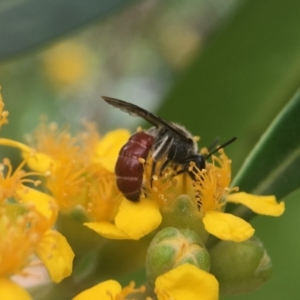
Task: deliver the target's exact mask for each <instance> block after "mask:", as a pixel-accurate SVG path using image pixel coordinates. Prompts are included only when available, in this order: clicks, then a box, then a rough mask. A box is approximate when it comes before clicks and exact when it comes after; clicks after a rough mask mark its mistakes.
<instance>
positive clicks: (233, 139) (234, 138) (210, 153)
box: [205, 136, 237, 160]
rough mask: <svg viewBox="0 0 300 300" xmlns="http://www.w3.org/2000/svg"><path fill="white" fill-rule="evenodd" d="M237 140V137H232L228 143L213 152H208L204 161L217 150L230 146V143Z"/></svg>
mask: <svg viewBox="0 0 300 300" xmlns="http://www.w3.org/2000/svg"><path fill="white" fill-rule="evenodd" d="M236 139H237V137H236V136H235V137H233V138H231V139H230V140H229V141H227V142H226V143H224V144H222V145H221V146H218V147H217V148H216V149H215V150H213V151H212V152H209V153H208V154H207V155H206V156H205V160H207V159H208V158H209V157H210V156H212V155H213V154H214V153H216V152H217V151H218V150H220V149H222V148H224V147H226V146H228V145H230V144H231V143H233V142H234V141H235V140H236Z"/></svg>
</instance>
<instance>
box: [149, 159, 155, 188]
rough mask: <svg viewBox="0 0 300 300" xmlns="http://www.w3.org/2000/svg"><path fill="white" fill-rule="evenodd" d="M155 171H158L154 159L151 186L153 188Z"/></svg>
mask: <svg viewBox="0 0 300 300" xmlns="http://www.w3.org/2000/svg"><path fill="white" fill-rule="evenodd" d="M155 171H156V161H154V160H153V163H152V168H151V177H150V187H151V188H152V186H153V176H154V175H155Z"/></svg>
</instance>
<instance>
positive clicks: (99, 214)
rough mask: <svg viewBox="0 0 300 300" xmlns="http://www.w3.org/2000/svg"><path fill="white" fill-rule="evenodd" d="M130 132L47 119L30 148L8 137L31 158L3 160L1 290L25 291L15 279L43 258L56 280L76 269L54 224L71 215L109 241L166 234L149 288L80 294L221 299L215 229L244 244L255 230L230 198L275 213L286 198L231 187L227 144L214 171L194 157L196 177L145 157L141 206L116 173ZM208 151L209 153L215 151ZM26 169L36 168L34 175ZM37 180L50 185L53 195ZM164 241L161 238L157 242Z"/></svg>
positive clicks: (101, 287)
mask: <svg viewBox="0 0 300 300" xmlns="http://www.w3.org/2000/svg"><path fill="white" fill-rule="evenodd" d="M0 104H1V106H0V110H1V117H0V126H1V125H3V124H5V123H7V113H6V112H3V111H2V109H3V103H2V101H1V102H0ZM129 137H130V133H129V132H128V131H127V130H123V129H118V130H115V131H111V132H109V133H107V134H106V135H104V136H100V135H99V134H98V132H97V130H96V128H95V126H94V125H92V124H86V125H85V130H83V131H82V132H80V133H79V134H77V135H74V136H72V135H71V134H70V133H69V130H68V128H67V127H64V128H62V129H59V128H58V127H57V126H56V125H55V124H51V123H50V124H47V122H46V120H43V122H42V124H41V125H40V127H39V129H38V130H37V131H36V132H35V133H34V134H33V135H32V137H31V139H30V140H29V141H28V143H27V144H25V143H20V142H17V141H13V140H10V139H4V138H0V144H1V145H5V146H10V147H15V148H18V149H20V150H21V152H22V156H23V161H22V163H21V164H20V165H19V167H18V168H17V169H16V170H15V171H13V168H12V167H11V164H10V162H9V160H7V159H4V160H3V163H2V165H1V172H2V173H1V178H0V186H1V191H0V195H1V198H0V201H1V203H0V204H1V208H0V230H1V233H2V234H1V238H0V241H1V243H0V261H1V262H5V263H1V267H0V295H1V286H2V285H3V287H6V288H7V287H9V286H10V285H12V287H13V288H15V284H14V283H13V282H12V281H11V280H9V278H10V276H11V275H13V274H17V273H20V272H22V270H24V268H25V267H26V266H28V265H29V264H30V262H31V261H32V256H33V255H36V256H38V257H39V258H40V260H41V261H42V262H43V264H44V265H45V266H46V268H47V269H48V271H49V274H50V277H51V279H52V280H53V281H55V282H59V281H60V280H62V279H63V278H64V277H66V276H68V275H70V273H71V270H72V267H71V262H72V259H73V252H72V250H71V249H70V247H69V245H68V244H67V242H66V240H65V238H64V237H63V236H62V235H61V234H60V233H59V232H57V231H54V230H53V229H52V227H53V225H54V224H55V222H56V218H57V215H58V214H62V215H65V216H67V217H69V218H71V219H72V218H73V219H76V221H79V222H80V223H81V224H83V225H84V226H85V228H89V229H91V230H93V231H95V232H96V233H98V234H99V235H101V236H102V237H104V238H107V239H115V240H140V239H142V238H143V237H145V236H149V237H151V238H152V237H153V236H154V235H156V237H155V238H154V239H153V241H152V243H151V245H152V246H151V245H150V246H149V248H148V253H147V261H150V263H149V266H151V268H152V266H154V267H155V268H154V270H155V271H154V272H150V271H149V268H148V270H146V272H147V271H148V274H150V273H151V274H152V275H151V276H152V278H147V279H148V281H149V282H150V284H149V285H148V286H142V287H140V288H135V285H134V284H133V283H132V284H130V285H129V286H127V287H125V288H122V287H121V285H120V284H119V283H118V282H117V281H114V280H105V281H104V282H102V283H100V284H98V285H96V286H94V287H92V288H90V289H87V290H85V291H83V292H81V293H80V294H78V295H77V296H76V297H75V298H74V300H75V299H76V300H84V299H94V298H96V297H97V298H99V299H108V300H117V299H118V300H121V299H126V297H127V296H131V295H137V299H145V298H146V299H156V298H157V299H159V300H170V299H178V300H180V299H187V300H193V299H208V300H209V299H212V300H213V299H218V294H219V283H218V280H220V279H219V278H220V277H218V276H217V275H215V274H211V273H210V265H211V263H212V267H213V268H215V264H214V261H212V262H211V263H210V258H209V251H207V249H206V242H207V239H208V237H209V235H213V236H215V237H217V238H218V239H220V240H222V241H223V242H224V243H227V242H235V243H237V242H238V243H240V244H241V245H244V244H243V243H244V242H246V241H249V239H250V238H251V237H252V236H253V234H254V229H253V227H252V226H251V225H250V224H249V223H247V222H246V221H245V220H243V219H241V218H239V217H238V216H234V215H232V214H229V213H226V212H225V208H226V204H227V203H230V202H231V203H236V204H242V205H245V206H247V207H248V208H250V209H251V210H253V211H254V212H255V213H258V214H263V215H270V216H280V215H281V214H282V213H283V211H284V203H277V202H276V199H275V197H274V196H257V195H251V194H247V193H244V192H238V189H237V188H231V187H230V181H231V160H230V159H229V158H228V157H227V156H226V154H225V152H224V150H222V149H221V150H219V151H218V153H217V154H215V155H212V156H211V159H210V161H207V162H206V168H205V169H202V170H200V169H199V168H197V166H196V165H195V164H193V163H191V164H190V166H189V173H193V176H192V177H193V178H191V176H189V175H188V174H187V172H186V173H183V174H180V175H177V176H174V169H173V166H172V165H171V164H170V165H169V166H167V167H166V168H165V171H164V173H163V174H162V175H161V176H157V175H154V176H152V174H151V172H152V171H151V166H152V162H151V158H148V159H147V160H146V161H144V160H141V161H140V163H141V164H143V168H144V178H143V192H142V194H141V197H140V200H139V201H138V202H131V201H129V200H127V199H126V198H125V197H124V195H123V194H122V193H121V192H120V191H119V190H118V188H117V185H116V176H115V173H114V167H115V164H116V160H117V157H118V153H119V151H120V148H121V147H122V146H123V145H124V144H125V143H126V142H127V140H128V138H129ZM201 151H202V152H203V153H207V149H202V150H201ZM160 163H162V162H158V166H157V167H158V168H159V164H160ZM25 165H27V166H28V167H29V168H30V169H31V170H32V171H31V172H25V171H24V166H25ZM31 176H39V181H33V180H30V179H29V178H30V177H31ZM25 184H26V185H25ZM28 184H33V185H35V186H36V185H40V188H41V189H42V191H43V192H41V191H38V190H37V189H35V188H30V187H29V186H28ZM58 228H59V227H58ZM166 229H167V230H166ZM186 229H187V230H188V233H187V231H185V230H186ZM165 230H166V231H165ZM178 230H179V231H178ZM180 230H183V231H180ZM174 232H175V235H174ZM178 232H179V233H178ZM182 232H183V233H182ZM177 233H178V234H177ZM186 234H187V235H186ZM170 236H172V238H171V239H170ZM191 236H192V238H191ZM154 241H156V242H157V241H158V243H157V244H155V246H153V243H154ZM167 241H168V243H169V244H168V246H166V245H167V244H166V243H167ZM195 241H196V242H195ZM78 242H79V243H80V242H81V243H84V241H80V240H79V241H78ZM156 242H155V243H156ZM20 245H21V246H20ZM226 245H227V244H226ZM230 245H231V244H230ZM199 247H200V248H199ZM255 247H256V246H255ZM154 249H155V250H154ZM197 249H198V250H199V249H200V252H199V251H198V250H197ZM255 249H257V247H256V248H255ZM100 250H101V249H100ZM208 250H209V249H208ZM153 251H155V252H153ZM251 251H252V250H251ZM255 251H256V250H255ZM153 253H154V254H153ZM214 253H217V250H215V252H214ZM162 257H164V259H165V258H167V261H168V263H165V260H162ZM162 262H164V263H162ZM146 269H147V266H146ZM152 269H153V268H152ZM153 274H155V275H153ZM214 275H215V276H214ZM151 276H150V277H151ZM216 277H217V279H218V280H217V279H216ZM1 278H3V280H2V281H1ZM15 290H16V291H17V290H18V289H15ZM22 293H25V292H24V290H22ZM18 299H26V297H23V298H18Z"/></svg>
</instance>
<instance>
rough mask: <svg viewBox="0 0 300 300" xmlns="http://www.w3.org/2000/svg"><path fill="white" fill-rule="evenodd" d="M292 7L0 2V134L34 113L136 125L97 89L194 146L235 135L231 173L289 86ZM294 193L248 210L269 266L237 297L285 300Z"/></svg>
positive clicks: (33, 118) (295, 43) (294, 27)
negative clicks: (263, 212) (1, 113)
mask: <svg viewBox="0 0 300 300" xmlns="http://www.w3.org/2000/svg"><path fill="white" fill-rule="evenodd" d="M108 2H109V3H108ZM299 11H300V2H297V1H292V0H285V1H283V0H273V1H271V0H265V1H260V0H248V1H246V0H243V1H237V0H230V1H229V0H228V1H224V0H198V1H196V0H190V1H177V0H166V1H156V0H143V1H125V0H123V1H122V0H114V1H105V0H104V1H92V0H88V1H77V0H73V1H67V0H64V1H62V0H60V1H58V0H52V1H50V0H27V1H26V0H24V1H8V0H6V1H1V2H0V45H1V47H0V85H1V87H2V96H3V99H4V101H5V105H6V109H7V110H9V112H10V117H9V120H10V123H9V125H8V126H5V127H4V128H3V129H2V131H1V134H2V136H5V137H10V138H13V139H19V140H20V139H23V137H24V135H26V134H28V133H31V132H32V131H33V130H34V129H35V128H36V127H37V126H38V124H39V118H40V116H41V115H42V114H46V115H47V116H48V117H49V120H51V121H56V122H58V123H59V124H64V123H69V124H71V126H72V128H73V129H74V131H75V130H76V129H78V128H79V127H80V126H81V123H82V121H83V120H90V121H95V122H96V123H97V124H98V127H99V130H100V132H102V133H105V132H106V131H107V130H108V129H113V128H117V127H129V128H131V129H132V130H134V129H135V128H136V127H137V126H138V125H140V124H141V120H139V119H137V118H131V117H129V116H128V115H127V114H124V113H122V112H119V111H117V110H114V109H113V108H111V107H109V106H108V105H107V104H105V103H104V102H103V101H102V100H101V98H100V96H101V95H106V96H111V97H115V98H120V99H123V100H126V101H129V102H133V103H136V104H138V105H140V106H142V107H144V108H146V109H148V110H150V111H153V112H157V113H158V114H159V115H160V116H162V117H163V118H165V119H167V120H170V121H176V122H178V123H180V124H183V125H184V126H186V127H187V128H188V129H189V130H190V131H191V132H192V133H193V134H195V135H200V136H201V141H200V146H207V145H208V144H210V143H211V142H212V141H213V140H214V139H215V137H217V136H218V137H220V141H221V142H224V141H226V140H227V139H229V138H231V137H232V136H238V140H237V141H236V142H235V143H234V144H232V145H230V146H229V147H228V148H227V149H226V153H228V154H229V156H230V157H231V158H232V160H233V175H234V174H236V173H237V171H238V169H239V168H240V167H241V165H242V163H243V161H244V159H245V157H246V156H247V154H248V153H249V152H250V151H251V149H252V148H253V146H254V145H255V143H256V142H257V141H258V139H259V137H260V136H261V134H262V133H263V132H264V131H265V129H266V128H267V126H268V125H269V124H270V123H271V121H272V119H273V118H274V117H275V116H276V114H277V113H279V112H280V110H281V109H282V107H284V105H285V104H286V103H287V102H288V101H289V100H290V98H291V97H292V96H293V95H294V94H295V92H296V91H297V89H298V87H299V86H300V84H299V83H300V18H299ZM297 121H298V122H299V123H298V122H297ZM294 122H297V124H295V128H296V127H297V126H299V125H300V118H299V120H295V121H294ZM144 125H145V124H144ZM291 130H292V129H291ZM288 136H289V132H286V135H284V136H282V137H280V136H279V137H278V139H279V145H280V141H281V139H282V145H283V146H284V143H285V138H288ZM299 142H300V135H299ZM277 144H278V143H277ZM280 151H281V149H280V148H279V149H278V152H280ZM9 154H10V153H9V152H8V150H7V149H3V150H1V156H6V155H9ZM267 159H268V160H269V162H270V163H272V157H268V158H267ZM253 176H256V174H255V173H254V174H253ZM294 176H299V175H298V174H294ZM299 178H300V176H299ZM287 180H288V179H287ZM248 192H250V191H248ZM299 197H300V193H299V192H295V193H293V194H291V195H290V196H288V197H287V198H286V199H285V200H286V207H287V209H286V212H285V214H284V215H283V216H282V217H280V218H278V219H277V218H269V217H257V218H255V219H254V221H253V224H254V226H255V228H256V232H257V235H258V236H259V237H260V238H261V239H262V241H263V242H264V244H265V246H266V248H267V250H268V252H269V254H270V256H271V258H272V261H273V264H274V275H273V277H272V278H271V280H270V281H269V282H268V283H266V284H265V285H264V286H263V287H262V288H261V289H259V290H258V291H255V292H253V293H251V294H248V295H246V296H238V297H237V299H273V300H277V299H278V300H279V299H297V295H299V294H300V285H299V283H298V281H299V278H300V271H299V267H300V258H299V255H298V253H300V242H299V238H297V236H299V232H298V231H299V230H298V228H299V226H300V221H299V217H298V214H299V212H300V203H299ZM230 298H231V297H223V298H222V299H230Z"/></svg>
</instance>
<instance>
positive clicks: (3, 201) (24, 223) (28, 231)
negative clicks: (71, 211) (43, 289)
mask: <svg viewBox="0 0 300 300" xmlns="http://www.w3.org/2000/svg"><path fill="white" fill-rule="evenodd" d="M25 163H26V160H24V161H23V162H22V163H21V164H20V166H19V167H17V168H16V170H15V171H14V172H13V170H12V166H11V165H10V162H9V160H8V159H4V163H3V164H2V165H1V174H0V190H1V194H0V262H1V263H0V298H1V299H9V298H7V297H9V296H8V295H11V299H30V296H29V294H28V293H27V292H26V291H23V290H22V289H21V288H18V287H16V284H15V283H13V282H12V281H10V277H11V276H12V275H15V274H21V275H22V272H23V270H24V268H26V267H27V266H29V265H30V264H31V262H32V260H33V258H34V255H37V256H38V257H39V258H40V259H41V261H42V262H43V263H44V265H45V266H46V268H47V270H48V272H49V274H50V277H51V279H52V280H53V281H54V282H59V281H61V280H62V279H64V278H65V277H66V276H69V275H70V274H71V271H72V260H73V257H74V254H73V252H72V250H71V248H70V246H69V245H68V243H67V241H66V240H65V238H64V237H63V236H62V235H61V234H59V233H58V232H56V231H54V230H52V229H51V228H52V226H53V225H54V222H55V220H56V216H57V207H56V205H55V202H54V199H53V198H52V197H50V196H48V195H47V194H44V193H42V192H39V191H37V190H34V189H32V188H29V187H26V186H24V185H23V184H24V182H31V183H33V184H37V183H38V182H36V181H33V180H31V179H29V178H28V176H29V175H32V174H33V173H26V172H25V171H23V170H22V167H23V166H24V164H25Z"/></svg>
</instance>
